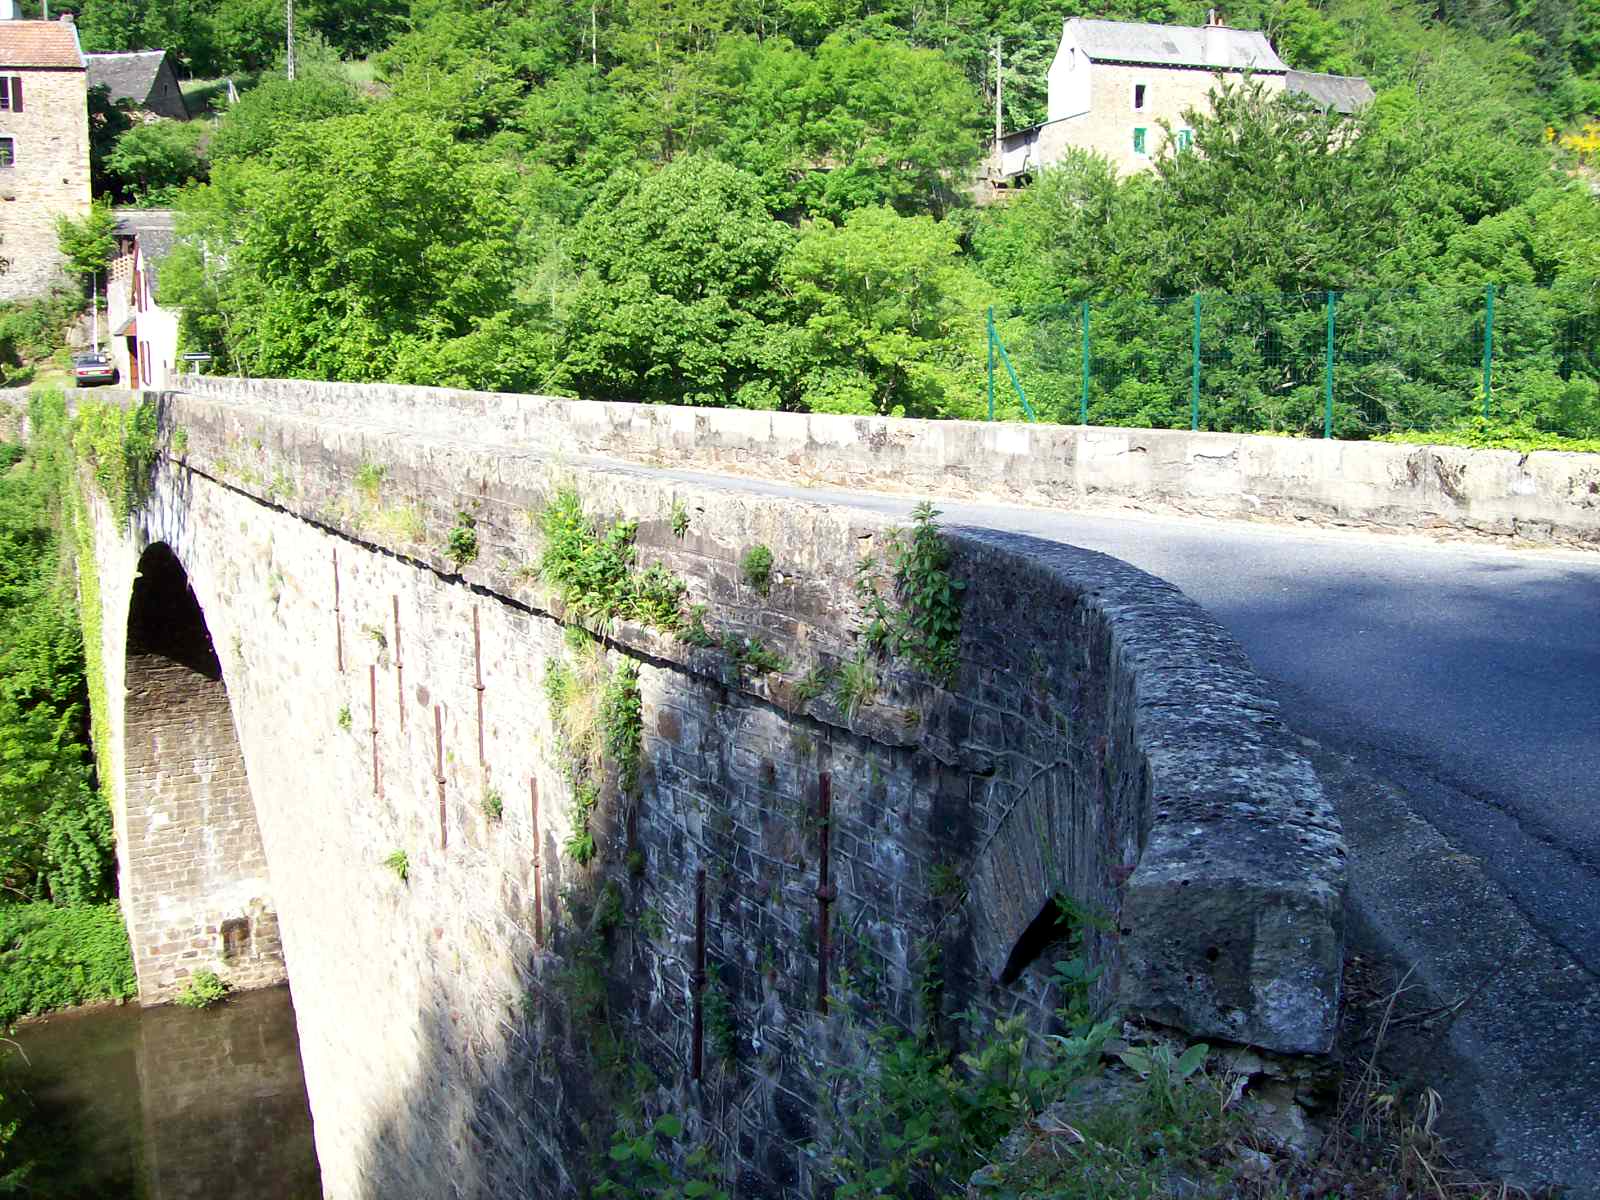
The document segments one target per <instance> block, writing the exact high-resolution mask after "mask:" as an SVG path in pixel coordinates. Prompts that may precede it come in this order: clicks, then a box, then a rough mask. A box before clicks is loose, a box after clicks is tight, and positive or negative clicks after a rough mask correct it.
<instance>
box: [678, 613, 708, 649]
mask: <svg viewBox="0 0 1600 1200" xmlns="http://www.w3.org/2000/svg"><path fill="white" fill-rule="evenodd" d="M706 613H707V609H706V606H705V605H704V604H696V605H695V606H694V607H693V608H691V609H690V610H689V621H688V624H687V625H685V626H684V627H683V628H681V629H679V630H678V640H679V641H681V642H685V643H687V644H688V645H690V646H698V647H700V648H701V649H702V650H705V649H709V648H710V647H712V646H715V645H716V644H717V639H716V637H715V636H714V635H713V634H712V632H711V631H710V630H709V629H707V628H706Z"/></svg>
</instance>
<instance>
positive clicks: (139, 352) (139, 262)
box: [106, 208, 179, 388]
mask: <svg viewBox="0 0 1600 1200" xmlns="http://www.w3.org/2000/svg"><path fill="white" fill-rule="evenodd" d="M116 217H117V225H116V230H115V234H116V239H117V247H118V251H119V253H118V254H117V257H116V258H114V259H112V261H111V267H110V270H109V271H108V273H107V278H106V325H107V327H108V328H109V329H110V331H111V345H110V352H111V360H112V361H113V362H114V363H116V366H117V379H118V380H119V381H120V382H121V384H122V386H123V387H130V388H163V387H167V386H169V385H170V384H171V382H172V380H174V379H175V378H176V377H177V373H178V366H177V363H178V318H179V312H178V310H177V309H174V308H165V307H163V306H162V305H160V304H158V303H157V302H156V284H157V282H158V279H159V276H160V271H161V263H162V260H163V259H165V258H166V256H167V255H168V253H170V252H171V250H172V247H173V246H174V245H176V244H177V240H178V235H177V230H176V214H175V213H173V212H172V211H171V210H170V209H140V208H119V209H117V210H116Z"/></svg>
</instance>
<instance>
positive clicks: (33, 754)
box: [0, 450, 112, 947]
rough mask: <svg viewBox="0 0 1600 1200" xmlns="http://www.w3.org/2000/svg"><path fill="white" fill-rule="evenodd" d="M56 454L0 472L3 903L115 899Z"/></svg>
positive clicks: (108, 822)
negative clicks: (89, 739)
mask: <svg viewBox="0 0 1600 1200" xmlns="http://www.w3.org/2000/svg"><path fill="white" fill-rule="evenodd" d="M63 453H64V452H63V451H59V450H58V451H57V452H56V453H34V454H27V455H23V456H22V457H21V458H20V459H18V460H17V461H16V462H15V463H13V464H12V465H10V466H9V467H8V468H7V469H5V470H4V471H3V473H0V896H3V897H4V899H6V900H16V899H21V900H55V901H57V902H61V903H85V902H93V901H99V900H105V899H108V898H109V897H110V895H111V865H112V860H111V816H110V812H109V810H108V809H107V807H106V805H105V803H104V802H103V801H102V800H101V798H100V796H99V795H98V793H97V792H96V791H95V788H94V785H93V780H92V777H91V767H90V763H89V756H88V752H87V749H86V746H85V742H86V735H87V728H88V711H87V707H88V705H87V688H86V683H85V676H84V661H83V638H82V634H81V633H80V632H79V630H78V623H77V619H76V615H75V613H74V611H73V605H72V590H71V581H70V578H69V576H68V574H67V572H66V568H65V564H64V563H63V561H62V554H61V549H60V539H59V538H58V536H57V522H58V520H59V508H58V506H59V505H60V503H61V487H62V485H63V482H64V478H65V476H64V472H65V471H66V469H67V467H66V463H65V462H64V461H63ZM8 457H12V456H9V455H8ZM3 945H4V943H3V942H0V947H3Z"/></svg>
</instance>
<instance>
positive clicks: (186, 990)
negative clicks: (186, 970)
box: [177, 971, 233, 1008]
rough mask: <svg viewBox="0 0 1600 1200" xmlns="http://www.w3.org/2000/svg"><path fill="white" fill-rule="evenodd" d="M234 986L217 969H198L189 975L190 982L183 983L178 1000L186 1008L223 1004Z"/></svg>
mask: <svg viewBox="0 0 1600 1200" xmlns="http://www.w3.org/2000/svg"><path fill="white" fill-rule="evenodd" d="M232 986H233V985H232V984H230V983H228V981H227V980H225V979H223V978H222V977H221V976H219V975H218V974H217V973H216V972H215V971H196V972H195V973H194V974H193V975H191V976H189V982H188V983H186V984H184V985H183V990H182V991H181V992H179V993H178V996H177V1001H178V1003H179V1004H181V1005H183V1006H184V1007H185V1008H210V1007H211V1006H212V1005H213V1004H221V1003H222V1001H223V1000H224V999H225V998H226V997H227V995H228V993H229V992H230V991H231V990H232Z"/></svg>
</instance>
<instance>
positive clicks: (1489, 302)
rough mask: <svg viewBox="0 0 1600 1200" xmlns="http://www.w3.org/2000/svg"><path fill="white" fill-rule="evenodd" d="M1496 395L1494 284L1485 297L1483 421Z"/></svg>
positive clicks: (1487, 417)
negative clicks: (1492, 398) (1490, 400)
mask: <svg viewBox="0 0 1600 1200" xmlns="http://www.w3.org/2000/svg"><path fill="white" fill-rule="evenodd" d="M1492 395H1494V284H1492V283H1491V284H1490V285H1489V286H1488V289H1487V290H1486V291H1485V292H1484V295H1483V419H1484V420H1485V421H1487V420H1488V419H1489V397H1490V396H1492Z"/></svg>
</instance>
